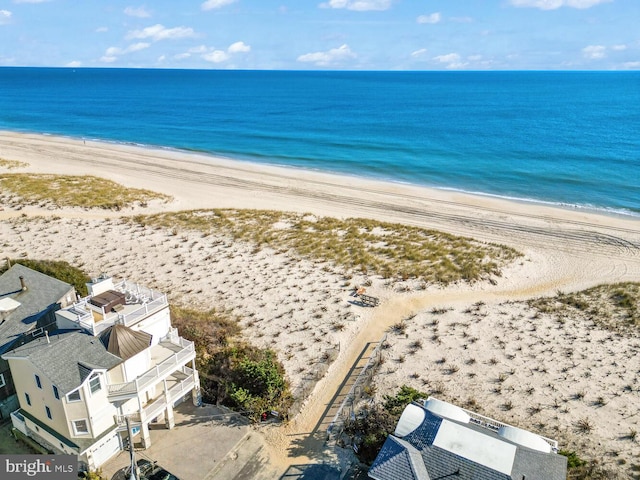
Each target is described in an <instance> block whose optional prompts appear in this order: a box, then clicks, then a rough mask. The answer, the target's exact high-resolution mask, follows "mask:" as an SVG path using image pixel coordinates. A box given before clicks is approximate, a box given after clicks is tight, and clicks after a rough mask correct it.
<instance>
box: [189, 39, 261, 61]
mask: <svg viewBox="0 0 640 480" xmlns="http://www.w3.org/2000/svg"><path fill="white" fill-rule="evenodd" d="M250 51H251V46H250V45H247V44H246V43H244V42H235V43H232V44H231V45H229V47H228V48H227V49H226V50H220V49H215V48H207V47H205V46H204V45H200V46H197V47H193V48H190V49H189V52H187V53H185V54H183V55H186V56H183V57H182V58H187V57H189V56H191V54H192V53H199V54H201V55H200V56H201V57H202V58H203V59H204V60H206V61H207V62H212V63H222V62H226V61H227V60H230V59H231V57H233V56H234V55H235V54H238V53H247V52H250Z"/></svg>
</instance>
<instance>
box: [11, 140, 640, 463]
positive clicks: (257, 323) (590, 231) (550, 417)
mask: <svg viewBox="0 0 640 480" xmlns="http://www.w3.org/2000/svg"><path fill="white" fill-rule="evenodd" d="M0 158H1V159H5V160H12V161H20V162H25V163H26V164H28V165H27V166H24V167H21V168H17V169H12V170H10V171H9V170H7V169H3V168H1V167H0V174H1V173H8V172H33V173H55V174H73V175H85V174H90V175H95V176H98V177H102V178H107V179H110V180H113V181H115V182H118V183H120V184H122V185H124V186H127V187H135V188H145V189H149V190H152V191H156V192H160V193H163V194H167V195H170V196H172V197H173V201H171V202H170V203H160V202H157V203H154V202H151V203H149V205H148V206H147V207H141V206H137V207H135V208H132V209H125V210H121V211H106V210H84V209H79V208H64V209H59V208H52V207H51V206H47V205H26V206H25V205H17V204H15V203H11V202H10V201H9V200H8V199H7V197H6V195H5V196H3V195H4V193H5V192H0V199H2V200H1V201H2V203H0V238H1V239H2V241H1V242H0V243H1V245H2V248H1V249H0V255H1V256H2V258H6V257H9V258H17V257H29V258H39V259H51V258H54V259H62V260H66V261H68V262H70V263H71V264H73V265H76V266H81V268H83V269H84V270H86V271H88V272H91V273H99V272H108V273H110V274H112V275H114V276H116V277H119V278H129V279H132V280H135V281H138V282H140V283H143V284H147V285H149V286H151V287H154V288H156V289H158V290H161V291H165V292H167V293H168V294H169V297H170V301H172V302H177V303H180V304H183V305H190V306H194V307H198V308H213V307H223V308H228V309H232V310H233V311H234V312H235V313H237V314H238V315H239V316H240V317H241V318H242V325H243V328H244V332H245V335H246V337H247V339H248V340H249V341H251V342H252V343H255V344H256V345H258V346H268V347H271V348H273V349H274V350H276V351H277V352H278V355H279V358H280V359H281V360H282V362H283V364H284V365H285V368H286V371H287V374H288V376H289V378H290V381H291V384H292V388H293V391H294V393H297V394H298V395H300V394H302V395H303V398H307V401H306V403H305V404H304V406H303V409H302V413H301V414H300V415H298V416H297V417H296V418H294V419H292V421H291V422H290V423H289V425H287V427H286V428H284V429H282V428H281V429H280V430H271V431H267V432H265V435H266V436H267V437H268V439H269V443H270V444H271V447H270V448H271V458H270V461H271V463H272V464H273V465H274V469H275V470H278V468H280V469H281V470H282V469H283V468H285V467H286V465H288V464H291V463H296V462H298V463H300V462H302V461H304V458H301V457H302V456H303V454H300V452H298V453H296V455H298V456H297V457H293V450H292V447H291V443H292V441H293V440H292V439H295V438H298V436H301V435H304V434H308V432H311V431H312V430H313V427H314V425H316V424H317V423H318V421H319V419H320V418H321V416H322V412H323V411H324V409H325V408H326V405H327V403H328V402H329V401H330V399H331V398H332V396H333V395H334V394H335V392H336V389H337V388H338V386H339V385H340V383H341V382H342V381H343V380H344V376H345V374H346V372H347V371H348V370H349V368H350V367H351V366H352V364H353V362H354V359H355V358H356V357H357V355H358V354H359V353H360V352H361V351H362V349H363V347H364V346H365V345H366V344H367V343H368V342H375V341H378V340H379V339H380V338H381V337H382V336H383V335H384V334H385V333H386V332H389V329H390V327H392V326H393V325H395V324H397V323H398V322H400V321H402V320H403V319H407V318H411V320H407V321H406V329H405V330H404V331H403V332H402V334H398V333H397V332H395V333H394V332H393V331H391V332H389V333H388V337H387V338H388V342H389V345H390V347H389V348H388V349H386V350H385V353H384V355H385V362H384V364H383V365H382V366H381V368H380V371H379V373H378V375H377V377H376V380H375V386H376V393H375V396H376V397H377V398H378V399H381V398H382V397H383V396H384V395H385V394H394V393H395V392H396V391H397V389H398V388H399V387H400V386H401V385H403V384H407V385H411V386H413V387H415V388H418V389H420V390H423V391H435V390H436V389H437V390H440V391H441V393H440V394H439V395H437V396H439V397H441V398H443V399H446V400H449V401H452V402H454V403H459V404H465V402H469V400H470V399H473V400H474V401H475V402H476V403H477V406H475V407H473V408H476V409H478V410H480V411H481V412H483V413H485V414H488V415H491V416H493V417H494V418H499V419H501V420H503V421H507V422H510V423H514V424H517V425H519V426H523V427H525V428H529V429H531V430H534V431H539V432H540V433H542V434H545V435H546V436H550V437H552V438H557V439H558V440H559V441H560V443H561V447H562V448H568V449H570V450H576V451H578V452H579V453H580V454H581V456H584V457H587V458H598V459H601V460H602V461H603V463H604V464H605V465H607V466H609V467H611V468H615V469H618V470H619V471H621V472H629V471H630V470H629V469H630V468H631V466H632V465H634V464H636V465H637V464H638V463H640V461H639V460H638V455H639V454H640V448H639V446H640V442H639V441H636V440H635V439H630V438H628V437H629V434H630V432H632V431H634V430H636V431H637V430H638V429H640V415H639V414H638V409H637V405H638V404H640V370H639V369H638V364H637V361H635V360H634V359H635V358H636V357H637V355H638V353H639V352H640V337H639V335H638V331H637V329H636V331H635V333H633V332H626V333H611V332H610V331H608V330H606V329H604V328H603V327H602V326H599V325H598V324H596V323H594V322H590V323H585V322H584V320H583V319H581V318H578V317H576V318H567V319H566V322H564V323H560V322H558V321H557V319H556V318H554V317H553V316H552V315H546V314H541V315H537V316H536V311H535V310H534V309H532V307H531V306H530V305H528V304H526V303H525V301H526V300H528V299H531V298H534V297H539V296H551V295H555V294H556V293H557V292H558V291H562V292H576V291H580V290H583V289H586V288H590V287H594V286H596V285H600V284H608V283H616V282H631V281H633V282H637V281H640V219H638V218H634V217H624V216H616V215H602V214H597V213H594V212H589V211H583V210H578V209H562V208H555V207H551V206H544V205H539V204H532V203H519V202H509V201H506V200H502V199H497V198H491V197H484V196H474V195H468V194H462V193H457V192H452V191H444V190H435V189H429V188H423V187H417V186H410V185H400V184H393V183H385V182H380V181H374V180H367V179H362V178H357V177H355V176H354V177H345V176H337V175H331V174H326V173H320V172H310V171H303V170H297V169H291V168H281V167H276V166H266V165H258V164H253V163H249V162H239V161H233V160H228V159H221V158H213V157H210V156H206V155H200V154H197V153H187V152H177V151H171V150H163V149H152V148H141V147H136V146H125V145H119V144H107V143H100V142H92V141H83V140H77V139H68V138H60V137H53V136H42V135H31V134H18V133H13V132H0ZM205 208H238V209H240V208H242V209H272V210H282V211H291V212H297V213H309V214H312V215H315V216H331V217H338V218H348V217H363V218H371V219H375V220H381V221H390V222H396V223H403V224H407V225H413V226H419V227H424V228H429V229H435V230H441V231H443V232H447V233H451V234H455V235H462V236H466V237H471V238H474V239H476V240H479V241H481V242H486V243H500V244H504V245H507V246H509V247H512V248H515V249H516V250H518V251H519V252H521V253H522V254H523V256H522V257H520V258H519V259H518V260H516V261H515V262H512V263H511V264H510V265H508V266H507V267H505V268H504V269H503V271H502V275H501V276H496V277H494V278H492V279H491V281H482V282H476V283H472V284H468V283H457V284H454V285H449V286H446V287H442V286H440V285H435V284H434V285H427V286H426V288H424V289H419V288H416V282H415V281H413V280H411V279H407V280H404V281H403V280H398V281H388V280H385V279H382V278H378V277H375V276H371V277H369V276H366V275H365V274H363V273H361V272H349V271H346V270H345V269H344V268H343V267H337V266H335V265H331V264H328V263H324V264H319V263H317V262H314V261H312V260H304V259H303V260H301V259H297V258H295V257H292V256H291V255H290V254H289V253H287V252H279V251H277V250H274V249H269V248H267V249H262V250H259V251H256V249H254V247H253V246H252V245H249V244H244V243H241V242H233V241H230V240H229V238H227V237H225V235H224V232H221V233H220V234H215V235H209V236H206V237H205V236H203V235H201V234H199V233H198V232H188V231H185V232H177V234H172V233H171V232H168V231H167V230H166V229H158V228H155V227H151V226H143V225H137V224H133V223H130V222H126V221H123V219H122V218H121V217H125V216H131V215H134V214H138V213H144V214H151V213H158V212H164V211H180V210H191V209H205ZM363 284H367V285H370V286H369V287H367V291H368V293H370V294H372V295H375V296H376V297H379V298H380V299H381V305H380V306H379V307H376V308H366V307H361V306H358V305H354V304H353V302H350V300H351V297H350V296H349V295H350V292H351V291H352V288H353V286H354V285H363ZM439 310H442V312H441V313H434V312H436V311H439ZM337 323H339V324H340V325H341V327H340V328H336V327H335V325H336V324H337ZM469 338H474V339H475V340H474V341H473V342H469ZM416 340H420V341H421V345H420V347H415V341H416ZM412 345H413V346H412ZM569 349H570V350H571V352H572V353H571V355H568V354H567V352H568V350H569ZM401 357H402V360H400V358H401ZM327 358H330V359H335V360H334V361H333V363H331V364H330V366H329V367H328V370H327V369H323V368H321V367H322V365H321V364H322V363H323V361H325V360H326V359H327ZM471 359H473V361H472V360H471ZM453 367H455V368H453ZM325 370H326V371H325ZM319 377H321V378H319ZM496 386H500V387H501V388H500V391H499V392H498V393H496ZM529 392H530V393H529ZM581 392H583V393H584V394H583V395H580V393H581ZM600 398H603V399H604V401H600ZM471 403H473V402H471ZM532 409H533V410H532ZM533 411H535V414H533V413H532V412H533ZM585 418H588V419H590V421H591V422H592V424H593V425H592V428H591V430H590V432H589V434H588V435H584V434H579V433H577V432H576V424H577V422H579V421H580V420H581V419H585ZM312 448H315V447H310V449H312ZM317 448H318V449H321V448H323V447H321V446H318V447H317ZM311 459H312V456H311V455H310V454H309V455H307V460H311Z"/></svg>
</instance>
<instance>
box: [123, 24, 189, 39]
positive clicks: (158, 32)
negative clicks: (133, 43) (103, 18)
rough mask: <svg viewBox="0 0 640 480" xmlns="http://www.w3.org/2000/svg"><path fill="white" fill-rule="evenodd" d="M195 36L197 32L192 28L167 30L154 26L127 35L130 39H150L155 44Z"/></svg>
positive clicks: (163, 27)
mask: <svg viewBox="0 0 640 480" xmlns="http://www.w3.org/2000/svg"><path fill="white" fill-rule="evenodd" d="M193 36H195V32H194V31H193V29H192V28H190V27H175V28H166V27H165V26H164V25H160V24H159V23H158V24H157V25H153V26H151V27H147V28H144V29H142V30H133V31H131V32H129V33H128V34H127V37H126V38H128V39H133V38H140V39H145V38H150V39H151V40H153V41H154V42H158V41H160V40H174V39H176V38H188V37H193Z"/></svg>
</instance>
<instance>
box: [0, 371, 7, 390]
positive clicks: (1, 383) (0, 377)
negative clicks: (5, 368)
mask: <svg viewBox="0 0 640 480" xmlns="http://www.w3.org/2000/svg"><path fill="white" fill-rule="evenodd" d="M6 384H7V382H5V380H4V373H0V388H2V387H4V386H5V385H6Z"/></svg>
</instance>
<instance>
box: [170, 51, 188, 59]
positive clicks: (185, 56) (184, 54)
mask: <svg viewBox="0 0 640 480" xmlns="http://www.w3.org/2000/svg"><path fill="white" fill-rule="evenodd" d="M190 56H191V54H190V53H187V52H185V53H178V54H177V55H174V56H173V58H175V59H176V60H184V59H185V58H189V57H190Z"/></svg>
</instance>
